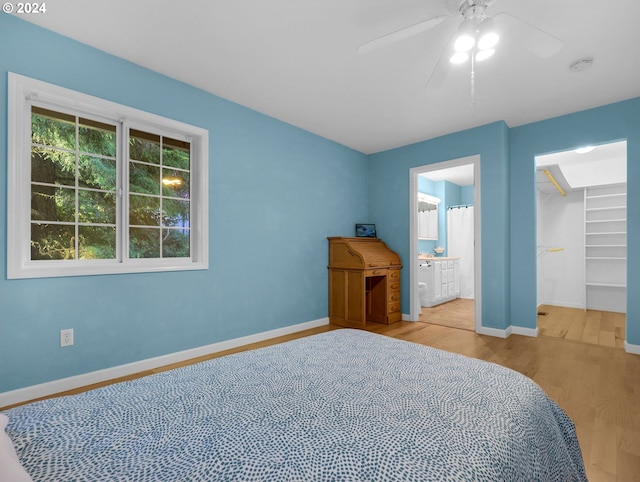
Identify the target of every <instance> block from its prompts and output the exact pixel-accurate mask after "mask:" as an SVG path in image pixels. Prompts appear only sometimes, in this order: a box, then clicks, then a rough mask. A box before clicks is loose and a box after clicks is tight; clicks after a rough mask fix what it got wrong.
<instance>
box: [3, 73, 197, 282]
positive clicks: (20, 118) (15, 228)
mask: <svg viewBox="0 0 640 482" xmlns="http://www.w3.org/2000/svg"><path fill="white" fill-rule="evenodd" d="M8 80H9V98H8V107H9V109H8V149H7V155H8V159H7V161H8V173H7V174H8V179H7V180H8V189H7V278H9V279H17V278H46V277H55V276H85V275H99V274H118V273H141V272H158V271H183V270H202V269H208V268H209V240H208V233H209V226H208V224H209V209H208V206H209V190H208V179H209V175H208V164H209V133H208V131H207V130H206V129H202V128H200V127H196V126H192V125H189V124H185V123H182V122H179V121H176V120H172V119H167V118H165V117H161V116H158V115H155V114H150V113H148V112H144V111H141V110H138V109H134V108H131V107H127V106H123V105H120V104H116V103H114V102H110V101H107V100H103V99H100V98H97V97H93V96H90V95H87V94H83V93H80V92H76V91H73V90H69V89H66V88H63V87H59V86H56V85H52V84H48V83H46V82H42V81H39V80H35V79H31V78H29V77H24V76H22V75H18V74H15V73H12V72H9V79H8ZM32 105H38V106H41V107H44V108H48V109H51V110H56V108H58V109H63V110H64V111H67V112H68V111H72V112H74V113H75V114H76V115H85V116H88V117H90V118H93V119H95V118H103V119H108V120H109V121H110V122H112V123H116V124H118V125H119V127H118V128H119V129H120V130H121V132H122V134H121V135H120V138H121V139H122V138H125V137H123V136H124V135H125V134H126V136H127V137H126V138H128V132H129V129H130V128H135V129H140V130H146V131H149V132H153V133H154V134H160V135H164V136H168V137H171V138H174V139H177V140H185V141H189V143H190V144H191V174H190V181H191V186H190V198H191V212H190V231H191V232H190V243H191V245H190V257H188V258H146V259H134V258H129V256H128V255H129V250H128V234H127V233H128V231H129V229H128V222H129V216H128V195H127V193H128V171H129V169H128V143H127V142H122V141H119V142H118V149H119V152H118V155H117V158H118V161H117V162H118V163H119V168H118V172H119V174H118V175H119V179H118V181H119V183H118V185H119V189H118V191H119V192H118V195H119V198H120V202H119V211H118V214H117V225H118V239H117V243H118V248H117V256H116V259H101V260H31V247H30V242H31V106H32Z"/></svg>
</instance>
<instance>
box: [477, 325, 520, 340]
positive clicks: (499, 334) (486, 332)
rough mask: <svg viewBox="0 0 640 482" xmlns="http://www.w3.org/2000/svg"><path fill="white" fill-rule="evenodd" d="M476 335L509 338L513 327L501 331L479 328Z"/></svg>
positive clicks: (499, 329) (484, 327) (498, 329)
mask: <svg viewBox="0 0 640 482" xmlns="http://www.w3.org/2000/svg"><path fill="white" fill-rule="evenodd" d="M476 333H478V335H488V336H495V337H497V338H509V335H510V334H511V327H509V328H507V329H501V328H489V327H487V326H479V327H478V329H477V331H476Z"/></svg>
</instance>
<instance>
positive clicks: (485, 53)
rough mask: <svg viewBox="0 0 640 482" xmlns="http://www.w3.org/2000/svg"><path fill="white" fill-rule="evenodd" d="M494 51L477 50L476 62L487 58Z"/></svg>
mask: <svg viewBox="0 0 640 482" xmlns="http://www.w3.org/2000/svg"><path fill="white" fill-rule="evenodd" d="M495 53H496V51H495V49H484V50H478V53H477V54H476V60H477V61H478V62H482V61H483V60H486V59H488V58H489V57H491V56H492V55H493V54H495Z"/></svg>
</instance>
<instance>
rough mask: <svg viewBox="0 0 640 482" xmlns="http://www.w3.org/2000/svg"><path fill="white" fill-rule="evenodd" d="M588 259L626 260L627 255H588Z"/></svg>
mask: <svg viewBox="0 0 640 482" xmlns="http://www.w3.org/2000/svg"><path fill="white" fill-rule="evenodd" d="M586 259H587V261H589V260H592V261H614V260H623V261H626V259H627V257H626V256H587V257H586Z"/></svg>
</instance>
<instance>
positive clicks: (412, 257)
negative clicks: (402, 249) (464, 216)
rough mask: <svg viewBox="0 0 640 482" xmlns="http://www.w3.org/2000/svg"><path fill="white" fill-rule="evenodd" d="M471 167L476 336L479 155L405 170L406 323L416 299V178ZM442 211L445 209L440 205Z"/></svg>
mask: <svg viewBox="0 0 640 482" xmlns="http://www.w3.org/2000/svg"><path fill="white" fill-rule="evenodd" d="M466 164H473V202H474V209H473V224H474V226H473V235H474V241H475V245H474V250H473V257H474V260H473V261H474V262H473V278H474V303H473V305H474V308H473V311H474V316H473V318H474V326H475V331H476V333H478V331H479V329H480V328H481V327H482V276H481V275H482V272H481V268H482V259H481V254H482V246H481V245H482V243H481V236H480V233H481V229H480V228H481V226H482V220H481V215H480V213H481V209H480V207H481V206H480V199H481V196H480V155H479V154H476V155H473V156H468V157H462V158H459V159H451V160H449V161H443V162H437V163H434V164H425V165H423V166H417V167H412V168H411V169H409V321H418V319H419V316H420V311H421V310H420V297H419V294H418V266H417V264H418V176H419V175H420V174H424V173H426V172H431V171H440V170H442V169H448V168H450V167H457V166H463V165H466ZM443 208H444V209H446V206H443Z"/></svg>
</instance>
